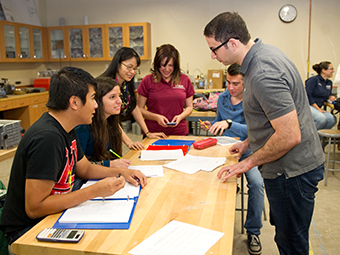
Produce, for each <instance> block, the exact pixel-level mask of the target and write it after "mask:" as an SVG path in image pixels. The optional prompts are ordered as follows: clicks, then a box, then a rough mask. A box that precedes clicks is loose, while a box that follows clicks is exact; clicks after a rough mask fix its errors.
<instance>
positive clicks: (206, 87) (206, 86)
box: [204, 80, 209, 89]
mask: <svg viewBox="0 0 340 255" xmlns="http://www.w3.org/2000/svg"><path fill="white" fill-rule="evenodd" d="M208 88H209V86H208V81H207V80H204V89H208Z"/></svg>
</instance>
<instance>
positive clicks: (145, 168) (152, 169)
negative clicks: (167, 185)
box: [128, 165, 164, 177]
mask: <svg viewBox="0 0 340 255" xmlns="http://www.w3.org/2000/svg"><path fill="white" fill-rule="evenodd" d="M128 168H129V169H135V170H140V171H141V172H142V173H143V174H145V176H146V177H163V176H164V173H163V166H160V165H158V166H155V165H141V166H129V167H128Z"/></svg>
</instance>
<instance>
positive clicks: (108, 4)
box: [0, 0, 340, 80]
mask: <svg viewBox="0 0 340 255" xmlns="http://www.w3.org/2000/svg"><path fill="white" fill-rule="evenodd" d="M35 2H36V5H37V9H38V13H39V17H40V20H41V23H42V25H43V26H58V25H59V18H60V17H63V18H65V21H66V25H79V24H83V20H84V19H83V17H84V16H85V15H86V16H88V20H89V24H105V23H110V22H111V23H125V22H150V23H151V38H152V40H151V43H152V56H154V53H155V48H156V47H157V46H159V45H161V44H163V43H171V44H173V45H174V46H175V47H176V48H177V49H178V50H179V51H180V54H181V68H182V69H183V70H185V71H186V70H187V67H189V72H190V74H192V72H193V70H194V69H195V68H199V69H200V70H201V71H202V72H203V73H204V74H206V73H207V69H215V68H222V69H224V66H223V65H222V64H220V63H218V62H217V61H214V60H212V59H211V58H210V50H209V48H208V46H207V43H206V41H205V38H204V36H203V29H204V27H205V25H206V24H207V23H208V22H209V21H210V20H211V19H212V18H213V17H215V16H216V15H217V14H219V13H221V12H224V11H237V12H238V13H240V15H241V16H242V17H243V18H244V19H245V21H246V23H247V25H248V29H249V31H250V34H251V36H252V38H253V39H255V38H257V37H260V38H262V40H263V42H264V43H268V44H272V45H275V46H277V47H278V48H280V49H281V50H283V51H284V52H285V53H286V54H287V55H288V56H289V57H290V58H291V59H292V60H293V62H294V63H295V64H296V66H297V67H298V69H299V71H300V74H301V76H302V79H303V80H305V79H306V77H307V47H308V45H307V42H308V22H309V20H308V17H309V1H308V0H305V1H301V0H291V1H289V3H290V4H293V5H295V6H296V8H297V10H298V17H297V19H296V20H295V21H294V22H292V23H290V24H286V23H283V22H282V21H280V20H279V18H278V11H279V9H280V7H281V6H282V5H284V4H286V3H287V1H286V0H256V1H255V0H238V1H230V0H229V1H228V0H211V1H206V0H172V1H168V0H125V1H121V0H72V1H69V0H57V1H56V0H35ZM339 10H340V1H339V0H324V1H317V0H313V3H312V33H311V54H310V60H311V65H310V72H312V71H313V70H312V69H311V66H312V65H313V64H315V63H318V62H320V61H324V60H328V61H331V62H332V63H333V65H334V66H335V67H337V66H338V64H339V59H338V58H339V57H338V55H340V45H339V42H340V33H339V25H340V18H339ZM108 63H109V62H91V63H72V65H76V66H79V67H82V68H84V69H86V70H87V71H89V72H90V73H92V74H93V75H94V76H97V75H99V74H100V73H101V72H102V71H103V70H104V69H105V68H106V66H107V64H108ZM68 64H69V63H63V64H62V66H65V65H68ZM150 65H151V61H143V63H142V66H141V70H142V76H144V75H146V74H147V73H148V72H149V67H150ZM47 67H49V68H52V69H55V68H60V64H59V63H53V64H50V63H47V64H46V65H41V66H39V67H35V69H34V73H36V71H37V70H39V69H44V68H47ZM0 69H1V66H0ZM0 74H2V73H1V71H0ZM33 78H34V77H33Z"/></svg>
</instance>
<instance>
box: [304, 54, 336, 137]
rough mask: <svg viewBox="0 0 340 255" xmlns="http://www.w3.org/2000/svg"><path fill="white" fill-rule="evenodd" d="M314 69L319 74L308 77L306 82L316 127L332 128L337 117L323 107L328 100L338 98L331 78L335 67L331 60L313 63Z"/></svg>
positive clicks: (318, 128)
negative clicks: (333, 89)
mask: <svg viewBox="0 0 340 255" xmlns="http://www.w3.org/2000/svg"><path fill="white" fill-rule="evenodd" d="M313 70H314V71H315V72H317V74H318V75H315V76H312V77H310V78H309V79H307V80H306V82H305V84H306V91H307V96H308V100H309V105H310V109H311V111H312V115H313V119H314V122H315V125H316V129H317V130H320V129H331V128H332V127H333V126H334V125H335V123H336V118H335V116H334V115H332V114H331V113H329V112H327V111H325V110H323V109H321V107H322V105H323V104H324V102H327V100H330V101H332V102H333V101H334V100H335V99H336V97H335V96H334V95H332V87H333V83H332V81H331V80H329V78H331V77H332V76H333V73H334V68H333V65H332V63H331V62H328V61H323V62H320V63H319V64H315V65H313Z"/></svg>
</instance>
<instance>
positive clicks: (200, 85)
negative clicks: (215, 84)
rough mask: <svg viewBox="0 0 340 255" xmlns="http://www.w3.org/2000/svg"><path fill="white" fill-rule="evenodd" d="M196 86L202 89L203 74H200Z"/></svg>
mask: <svg viewBox="0 0 340 255" xmlns="http://www.w3.org/2000/svg"><path fill="white" fill-rule="evenodd" d="M198 88H199V89H204V76H203V74H201V77H200V78H199V82H198Z"/></svg>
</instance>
